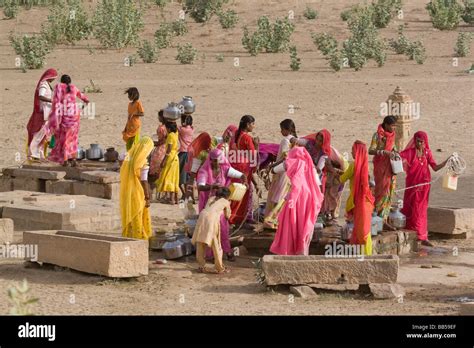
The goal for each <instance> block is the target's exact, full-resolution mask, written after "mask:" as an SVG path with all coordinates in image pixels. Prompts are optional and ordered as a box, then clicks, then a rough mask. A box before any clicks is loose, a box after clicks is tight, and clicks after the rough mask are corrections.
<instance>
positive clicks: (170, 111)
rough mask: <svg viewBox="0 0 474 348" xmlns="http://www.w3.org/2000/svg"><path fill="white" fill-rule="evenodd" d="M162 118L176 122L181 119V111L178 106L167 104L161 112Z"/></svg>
mask: <svg viewBox="0 0 474 348" xmlns="http://www.w3.org/2000/svg"><path fill="white" fill-rule="evenodd" d="M163 117H164V118H165V119H167V120H169V121H176V120H178V119H179V118H180V117H181V110H180V108H179V104H176V103H169V104H168V106H167V107H166V108H165V109H164V110H163Z"/></svg>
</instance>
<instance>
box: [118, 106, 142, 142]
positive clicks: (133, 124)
mask: <svg viewBox="0 0 474 348" xmlns="http://www.w3.org/2000/svg"><path fill="white" fill-rule="evenodd" d="M144 112H145V111H144V110H143V105H142V102H141V101H140V100H137V101H135V102H130V103H128V120H127V124H126V126H125V129H124V130H123V132H122V135H123V140H124V141H127V140H128V139H130V138H133V137H134V136H135V135H137V134H138V133H139V132H140V127H141V125H142V121H141V120H140V116H137V115H138V114H139V113H142V114H143V113H144Z"/></svg>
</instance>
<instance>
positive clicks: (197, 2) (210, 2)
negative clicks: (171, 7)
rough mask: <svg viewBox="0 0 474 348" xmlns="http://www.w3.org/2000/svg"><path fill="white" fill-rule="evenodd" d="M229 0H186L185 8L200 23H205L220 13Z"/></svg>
mask: <svg viewBox="0 0 474 348" xmlns="http://www.w3.org/2000/svg"><path fill="white" fill-rule="evenodd" d="M228 1H229V0H185V1H184V2H183V9H184V10H185V11H186V12H187V13H189V15H190V16H191V18H192V19H194V20H195V21H196V22H198V23H205V22H207V21H209V19H211V17H212V16H213V15H214V14H216V13H219V12H220V10H221V9H222V6H223V5H224V4H225V3H227V2H228Z"/></svg>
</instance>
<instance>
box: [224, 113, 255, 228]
mask: <svg viewBox="0 0 474 348" xmlns="http://www.w3.org/2000/svg"><path fill="white" fill-rule="evenodd" d="M254 129H255V118H254V117H253V116H251V115H245V116H242V118H241V119H240V123H239V129H238V130H237V132H236V135H235V142H234V143H233V144H231V150H230V154H229V162H230V163H231V165H232V167H234V168H235V169H236V170H238V171H239V172H241V173H243V174H245V177H246V178H247V185H248V189H247V191H246V192H245V195H244V197H243V198H242V200H241V201H233V202H232V203H231V206H230V207H231V209H232V215H231V217H230V219H229V222H230V223H231V224H232V225H234V224H240V223H242V222H243V221H245V220H246V219H247V217H248V216H249V212H250V213H251V210H252V188H251V185H252V183H253V184H254V186H255V187H257V183H256V181H255V179H254V178H253V173H254V172H255V171H256V170H257V165H258V164H257V150H256V145H257V146H258V139H256V140H255V142H254V139H253V138H252V137H251V136H250V135H249V133H250V132H252V131H253V130H254ZM255 143H257V144H255ZM252 159H254V161H252ZM252 162H254V163H252ZM235 181H237V179H234V180H233V181H232V182H235Z"/></svg>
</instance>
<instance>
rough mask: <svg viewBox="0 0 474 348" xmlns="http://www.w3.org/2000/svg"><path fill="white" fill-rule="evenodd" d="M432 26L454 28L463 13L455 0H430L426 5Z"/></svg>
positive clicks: (445, 28) (443, 28)
mask: <svg viewBox="0 0 474 348" xmlns="http://www.w3.org/2000/svg"><path fill="white" fill-rule="evenodd" d="M426 9H427V10H428V12H429V14H430V17H431V22H432V23H433V27H435V28H437V29H440V30H453V29H456V28H457V27H458V25H459V21H460V20H461V15H462V13H463V8H462V6H461V5H460V4H459V3H458V2H457V0H431V1H430V2H429V3H428V4H427V5H426Z"/></svg>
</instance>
